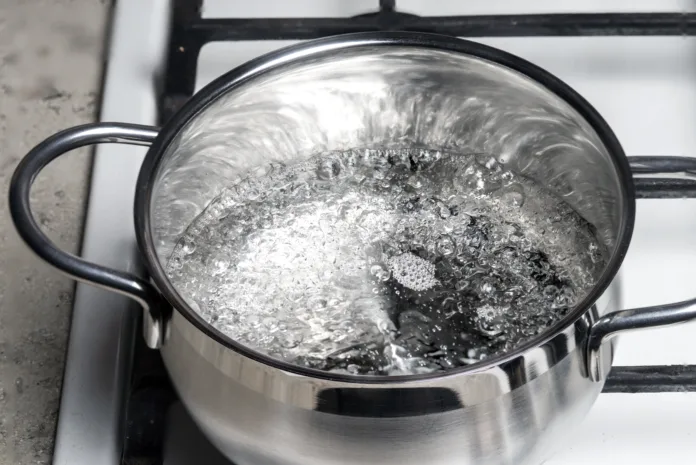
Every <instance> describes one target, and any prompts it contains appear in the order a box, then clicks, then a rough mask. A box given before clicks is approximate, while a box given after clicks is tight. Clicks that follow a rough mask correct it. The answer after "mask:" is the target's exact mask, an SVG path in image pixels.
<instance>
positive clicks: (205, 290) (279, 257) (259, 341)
mask: <svg viewBox="0 0 696 465" xmlns="http://www.w3.org/2000/svg"><path fill="white" fill-rule="evenodd" d="M605 260H606V252H605V250H604V247H603V246H602V245H601V244H600V243H599V242H598V241H597V240H596V238H595V236H594V232H593V228H592V227H591V226H590V225H589V224H588V223H587V222H585V221H584V220H583V219H582V218H581V217H580V216H579V215H577V214H576V213H575V212H574V211H573V210H572V209H571V208H570V207H569V206H568V205H567V204H565V203H564V202H562V201H560V200H559V199H557V198H556V197H554V196H552V195H551V194H550V193H548V192H547V191H545V190H544V189H543V188H541V187H540V186H537V185H535V184H533V183H531V182H530V181H529V180H527V179H524V178H521V177H518V176H516V175H514V174H512V173H511V172H508V171H506V170H504V169H503V168H502V167H501V166H500V165H499V164H498V163H497V161H496V160H495V159H494V158H493V157H491V156H489V155H486V154H471V155H456V154H448V153H441V152H436V151H428V150H418V149H404V150H361V151H346V152H341V153H331V154H325V155H322V156H318V157H315V158H312V159H310V160H309V161H307V162H304V163H301V164H297V165H292V166H284V165H272V166H269V167H265V168H264V169H263V170H260V171H259V172H257V173H251V174H250V176H249V178H247V180H245V181H244V182H242V183H240V184H238V185H236V186H231V187H230V189H228V190H226V191H225V192H223V193H221V195H220V196H219V197H218V198H216V199H215V200H214V201H213V202H211V204H210V205H209V206H208V207H207V208H206V210H205V211H204V212H203V213H202V214H201V215H200V216H199V217H198V218H196V220H194V222H193V223H192V224H191V225H190V226H189V228H188V229H187V231H186V232H185V234H184V235H183V236H182V237H181V239H180V240H179V242H178V243H177V245H176V247H175V250H174V252H173V254H172V256H171V258H170V260H169V262H168V264H167V273H168V276H169V278H170V279H171V281H172V283H173V284H174V286H175V287H176V288H177V290H178V291H179V293H180V294H181V295H182V297H183V298H184V299H185V300H186V301H187V302H188V303H189V304H190V305H191V306H192V307H193V308H194V309H195V310H196V311H198V312H199V313H200V314H201V316H202V317H203V318H204V319H205V320H206V321H208V322H209V323H211V324H212V325H214V326H215V327H216V328H217V329H219V330H220V331H222V332H223V333H225V334H227V335H229V336H230V337H231V338H232V339H234V340H236V341H238V342H240V343H241V344H244V345H247V346H249V347H251V348H253V349H255V350H258V351H260V352H263V353H266V354H268V355H271V356H273V357H277V358H279V359H282V360H285V361H288V362H291V363H295V364H298V365H302V366H307V367H312V368H318V369H323V370H331V371H336V372H347V373H353V374H409V373H427V372H433V371H440V370H446V369H449V368H452V367H456V366H462V365H468V364H471V363H476V362H478V361H480V360H483V359H485V358H486V357H490V356H492V355H496V354H499V353H502V352H505V351H509V350H511V349H513V348H514V347H516V346H518V345H519V344H521V343H522V342H524V341H526V340H528V339H529V338H531V337H533V336H535V335H537V334H539V333H540V332H542V331H543V330H544V329H545V328H547V327H548V326H549V325H551V324H553V323H555V322H556V321H558V320H559V319H560V318H562V317H563V316H564V315H566V314H567V312H568V311H569V309H570V308H571V307H572V306H573V305H574V304H575V303H576V302H577V301H578V299H580V298H582V297H583V296H584V295H585V294H586V292H587V291H588V290H589V289H590V288H591V287H592V286H593V285H594V283H595V282H596V279H597V278H598V276H599V274H600V273H601V271H602V269H603V267H604V264H605Z"/></svg>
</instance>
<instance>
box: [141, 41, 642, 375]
mask: <svg viewBox="0 0 696 465" xmlns="http://www.w3.org/2000/svg"><path fill="white" fill-rule="evenodd" d="M364 46H405V47H417V48H432V49H437V50H444V51H449V52H456V53H461V54H465V55H470V56H474V57H477V58H481V59H484V60H487V61H490V62H493V63H495V64H498V65H501V66H504V67H507V68H509V69H512V70H514V71H516V72H518V73H521V74H522V75H524V76H526V77H528V78H530V79H532V80H533V81H535V82H536V83H538V84H540V85H542V86H544V87H545V88H546V89H547V90H549V91H550V92H552V93H554V94H555V95H556V96H558V97H559V98H561V99H562V100H563V101H565V102H566V103H567V104H568V105H570V106H571V107H572V108H573V109H574V110H575V111H576V112H578V113H579V114H580V115H581V116H582V117H583V118H584V119H585V121H586V122H587V123H588V124H589V125H590V126H591V127H592V129H593V130H594V131H595V132H596V133H597V135H598V137H599V139H600V140H601V141H602V143H603V144H604V146H605V148H606V149H607V151H608V153H609V154H610V156H611V160H612V163H613V165H614V167H615V169H616V171H617V173H618V176H619V178H620V182H621V191H622V197H623V201H624V205H623V209H622V217H621V224H620V226H619V234H618V236H617V241H616V245H615V247H614V251H613V253H612V255H611V258H610V260H609V262H608V264H607V266H606V267H605V269H604V272H603V273H602V276H601V277H600V279H599V280H598V282H597V284H596V285H595V286H594V287H593V288H592V290H591V291H590V292H589V293H588V295H587V296H586V297H585V298H584V299H583V300H582V301H581V302H580V303H579V304H578V305H576V306H575V308H574V309H573V310H572V311H571V312H569V313H568V315H566V316H565V317H564V318H563V319H562V320H560V321H559V322H557V323H556V324H554V325H552V326H551V327H550V328H547V329H546V330H545V331H543V332H542V333H541V334H539V335H538V336H536V337H534V338H532V339H530V340H529V341H527V342H526V343H524V344H521V345H520V346H519V347H517V348H516V349H515V350H512V351H510V352H505V353H503V354H500V355H498V356H495V357H491V358H489V359H486V360H484V361H481V362H479V363H475V364H472V365H468V366H465V367H459V368H455V369H451V370H447V371H445V372H435V373H428V374H419V375H396V376H386V375H381V376H372V375H350V374H343V373H331V372H327V371H321V370H317V369H313V368H305V367H301V366H297V365H293V364H291V363H288V362H284V361H281V360H279V359H275V358H273V357H270V356H268V355H265V354H263V353H261V352H257V351H255V350H253V349H251V348H249V347H246V346H244V345H242V344H240V343H238V342H236V341H234V340H233V339H232V338H230V337H229V336H227V335H225V334H223V333H222V332H220V331H219V330H217V329H216V328H214V327H213V326H211V325H210V324H208V323H207V322H205V320H203V318H202V317H201V316H200V315H198V313H196V312H195V311H194V310H193V309H191V307H190V306H189V305H188V304H187V303H186V302H185V301H184V299H183V298H182V297H181V296H180V295H179V294H178V292H177V291H176V290H175V288H174V286H173V285H172V284H171V283H170V281H169V279H168V278H167V277H166V273H165V271H164V268H163V266H162V264H161V262H160V260H159V258H158V256H157V252H156V250H155V245H154V240H153V237H152V224H151V218H150V210H151V203H152V190H153V187H154V183H153V180H154V176H155V175H156V174H157V172H158V169H159V165H160V162H161V161H162V159H163V155H164V153H165V152H166V150H167V148H168V147H169V145H170V144H171V143H172V141H174V140H175V138H176V137H177V136H178V135H179V133H180V132H181V130H182V129H183V128H184V127H185V126H186V125H187V123H188V122H189V121H190V120H191V119H192V118H194V117H195V116H196V115H197V114H199V113H200V112H202V111H203V110H205V108H207V107H208V106H209V105H210V104H212V103H213V102H214V101H216V100H217V99H218V98H219V97H221V96H222V95H224V94H226V93H227V92H229V91H231V90H232V89H235V88H237V87H239V86H240V85H242V84H244V83H246V82H248V81H249V80H251V79H254V78H256V77H258V76H260V75H262V74H264V73H266V72H268V71H271V70H276V69H279V68H281V67H283V66H285V65H287V64H290V63H297V62H298V61H303V60H305V59H307V58H310V57H316V56H318V55H323V54H327V53H331V52H332V51H335V50H338V49H346V48H356V47H364ZM134 215H135V233H136V238H137V242H138V246H139V248H140V251H141V253H142V254H143V256H144V260H145V265H146V267H147V270H148V272H149V274H150V277H151V278H152V280H153V281H154V283H155V285H156V286H157V288H158V289H159V291H160V292H161V293H162V295H163V296H164V297H165V299H166V300H167V301H168V303H169V304H170V305H172V307H173V308H174V309H175V310H176V311H178V312H179V313H181V314H182V315H183V316H184V317H185V318H186V319H187V320H188V321H189V322H190V323H191V324H193V325H194V326H195V327H196V328H197V329H198V330H200V331H202V332H203V333H204V334H206V335H207V336H208V337H210V338H211V339H213V340H214V341H216V342H217V343H219V344H221V345H222V346H224V347H225V348H227V349H231V350H233V351H235V352H237V353H239V354H241V355H243V356H245V357H248V358H250V359H252V360H255V361H256V362H259V363H262V364H264V365H268V366H270V367H273V368H277V369H279V370H283V371H285V372H290V373H293V374H297V375H303V376H308V377H311V378H319V379H324V380H328V381H336V382H346V383H356V384H394V383H404V382H409V381H423V380H428V379H434V378H442V377H446V376H455V375H459V374H464V373H474V372H482V371H485V370H487V369H489V368H492V367H495V366H499V365H503V364H507V363H508V362H510V361H512V360H514V359H515V358H517V357H519V356H521V355H523V354H525V353H526V352H528V351H529V350H531V349H534V348H536V347H539V346H543V345H545V344H547V343H548V342H550V341H551V340H552V339H554V338H555V337H556V336H558V335H559V334H560V333H562V332H564V330H565V329H567V328H568V327H570V326H572V325H574V324H575V323H576V322H577V321H578V320H579V319H580V318H582V316H583V315H584V314H585V313H586V312H587V311H588V310H589V309H590V308H591V307H592V306H593V305H594V303H595V302H596V300H597V299H598V298H599V297H600V296H601V295H602V293H603V292H604V291H605V290H606V289H607V287H608V286H609V284H610V283H611V281H612V280H613V279H614V276H615V275H616V273H617V272H618V270H619V267H620V266H621V263H622V262H623V259H624V257H625V255H626V252H627V250H628V246H629V243H630V241H631V236H632V233H633V225H634V220H635V193H634V188H633V178H632V175H631V169H630V166H629V163H628V160H627V158H626V155H625V153H624V151H623V149H622V147H621V145H620V143H619V141H618V139H617V138H616V136H615V135H614V133H613V131H612V130H611V129H610V127H609V125H608V124H607V123H606V122H605V121H604V119H603V118H602V117H601V116H600V114H599V113H598V112H597V111H596V110H595V109H594V107H592V105H590V103H589V102H587V101H586V100H585V99H584V98H583V97H582V96H580V94H578V93H577V92H575V91H574V90H573V89H572V88H571V87H570V86H568V85H567V84H565V83H564V82H563V81H561V80H560V79H558V78H557V77H555V76H554V75H552V74H551V73H549V72H548V71H546V70H544V69H542V68H540V67H538V66H536V65H534V64H532V63H530V62H528V61H526V60H524V59H522V58H519V57H517V56H515V55H512V54H510V53H507V52H504V51H502V50H498V49H496V48H493V47H489V46H487V45H483V44H480V43H477V42H473V41H469V40H465V39H459V38H457V37H452V36H444V35H437V34H429V33H418V32H364V33H363V32H361V33H352V34H343V35H337V36H331V37H326V38H322V39H316V40H311V41H306V42H301V43H299V44H296V45H291V46H289V47H284V48H281V49H279V50H276V51H274V52H271V53H268V54H265V55H262V56H260V57H258V58H256V59H254V60H251V61H249V62H247V63H245V64H243V65H241V66H239V67H237V68H234V69H232V70H231V71H228V72H227V73H225V74H224V75H222V76H221V77H219V78H217V79H215V80H214V81H212V82H211V83H209V84H208V85H206V86H205V87H204V88H203V89H201V90H200V91H198V92H197V93H195V94H194V95H193V96H192V97H191V98H190V99H189V100H188V101H187V102H186V104H184V106H183V107H182V108H181V109H179V111H177V112H176V114H175V115H174V116H173V117H172V118H171V119H170V120H169V121H168V122H167V123H166V124H165V125H164V127H163V128H162V130H161V131H160V132H159V134H158V136H157V138H156V140H155V141H154V143H153V144H152V146H151V147H150V149H149V150H148V152H147V155H146V157H145V160H144V161H143V164H142V167H141V169H140V173H139V175H138V180H137V184H136V191H135V206H134ZM165 344H166V343H165Z"/></svg>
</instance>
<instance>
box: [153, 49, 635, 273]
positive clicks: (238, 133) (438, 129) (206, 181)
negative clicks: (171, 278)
mask: <svg viewBox="0 0 696 465" xmlns="http://www.w3.org/2000/svg"><path fill="white" fill-rule="evenodd" d="M412 147H419V148H426V149H434V150H442V151H447V152H450V153H454V154H457V156H472V155H473V154H479V153H486V154H490V155H491V156H493V157H495V158H496V159H497V160H498V161H499V162H500V163H502V164H504V165H505V167H506V168H508V169H510V170H512V171H513V172H515V173H518V174H521V175H523V176H526V177H528V178H531V179H533V180H535V181H537V182H539V183H541V184H543V185H544V186H546V187H547V188H549V189H551V190H552V191H553V192H554V193H555V194H556V195H558V196H559V197H560V198H562V199H564V200H565V201H567V202H568V203H569V204H570V205H571V206H572V207H573V208H574V209H575V210H576V211H577V212H578V213H580V214H581V215H582V216H583V217H584V218H585V219H586V220H587V221H588V222H589V223H591V224H592V225H594V227H595V228H596V231H597V236H598V238H600V240H601V241H602V242H603V243H604V244H605V245H606V247H607V249H608V250H613V249H614V246H615V245H616V243H617V240H618V239H619V238H618V235H619V232H620V231H621V227H622V225H621V221H622V220H621V218H622V214H621V212H622V209H623V208H624V207H625V206H624V202H625V201H626V200H625V199H624V198H623V197H622V194H621V193H622V190H621V183H620V176H619V174H618V172H617V169H616V167H615V165H614V163H613V162H612V159H611V156H610V154H609V153H608V151H607V149H606V148H605V146H604V145H603V144H602V142H601V140H600V138H599V136H598V135H597V134H596V132H595V131H594V130H593V129H592V127H590V125H589V124H588V123H587V122H586V121H585V120H584V118H583V117H581V116H580V115H579V114H578V112H577V111H575V110H574V109H573V108H572V107H571V106H570V105H569V104H567V103H566V102H565V101H563V100H562V99H561V98H559V97H558V96H557V95H555V94H553V93H552V92H550V91H549V90H547V89H546V88H544V87H543V86H541V85H540V84H538V83H536V82H535V81H533V80H531V79H530V78H528V77H527V76H525V75H522V74H520V73H518V72H516V71H514V70H511V69H509V68H507V67H503V66H501V65H498V64H496V63H493V62H490V61H486V60H483V59H480V58H476V57H473V56H469V55H465V54H461V53H455V52H450V51H439V50H434V49H430V48H428V49H426V48H419V47H413V46H398V45H390V46H385V45H365V46H359V47H353V48H344V49H339V50H333V51H331V53H319V54H316V55H309V56H304V57H302V58H298V59H297V60H289V61H288V62H287V63H286V64H284V65H282V66H280V67H278V68H275V69H272V70H270V71H266V72H264V73H263V74H261V75H259V76H256V77H254V78H252V79H248V80H246V81H245V82H244V83H243V84H241V85H238V86H236V87H235V88H233V89H232V90H230V91H228V92H226V93H224V94H223V95H221V96H220V97H219V98H218V99H217V100H215V101H214V102H213V103H211V104H210V105H208V106H207V107H206V108H205V109H203V110H202V111H201V112H199V113H198V114H197V115H196V116H195V117H194V118H192V119H191V120H190V121H189V122H188V123H187V124H186V125H185V127H184V128H183V129H182V130H181V131H180V133H179V134H178V136H177V137H176V139H175V140H174V142H173V143H172V144H170V146H169V147H168V148H167V150H166V152H165V153H164V155H163V158H162V161H161V163H160V164H159V166H158V171H157V173H156V175H155V183H154V188H153V200H152V206H151V211H150V215H151V221H152V226H153V228H152V233H153V236H154V243H155V245H156V249H157V254H158V257H159V259H160V261H162V262H163V263H166V261H167V259H168V257H169V255H170V254H171V252H172V250H173V248H174V245H175V243H176V241H177V240H178V238H179V237H180V235H181V234H182V233H183V232H184V231H185V229H186V228H187V226H188V225H189V224H190V223H191V222H192V221H193V220H194V218H195V217H196V216H197V215H198V214H200V213H201V212H202V211H203V209H204V208H205V207H206V206H207V205H208V204H209V203H210V202H211V200H212V199H214V198H215V197H216V196H218V195H219V194H220V193H221V192H222V191H223V190H224V189H227V188H231V187H233V186H234V185H235V184H237V183H238V182H239V181H240V180H243V179H245V178H247V177H249V176H254V175H257V174H259V173H262V172H264V170H266V169H267V168H268V166H269V165H270V164H271V163H283V164H292V163H295V162H298V161H301V160H305V159H307V158H308V157H310V156H315V155H318V154H322V153H329V152H334V151H342V150H349V149H386V148H412Z"/></svg>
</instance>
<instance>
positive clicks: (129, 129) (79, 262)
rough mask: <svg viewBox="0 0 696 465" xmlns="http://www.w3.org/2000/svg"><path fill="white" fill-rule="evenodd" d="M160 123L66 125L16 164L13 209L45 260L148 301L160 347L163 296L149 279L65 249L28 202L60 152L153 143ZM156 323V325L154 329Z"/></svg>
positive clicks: (24, 236) (152, 340) (22, 229)
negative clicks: (44, 228)
mask: <svg viewBox="0 0 696 465" xmlns="http://www.w3.org/2000/svg"><path fill="white" fill-rule="evenodd" d="M157 132H158V129H157V128H154V127H150V126H141V125H136V124H122V123H94V124H86V125H83V126H76V127H74V128H70V129H66V130H64V131H61V132H59V133H57V134H55V135H53V136H51V137H49V138H48V139H46V140H45V141H43V142H41V143H40V144H39V145H37V146H36V147H34V148H33V149H32V150H31V151H30V152H29V153H28V154H27V155H26V156H25V157H24V159H22V161H21V162H20V163H19V165H18V166H17V169H16V170H15V172H14V175H13V176H12V180H11V182H10V214H11V216H12V221H13V222H14V224H15V227H16V228H17V231H18V232H19V235H20V236H21V237H22V239H23V240H24V242H26V244H27V245H28V246H29V247H30V248H31V249H32V250H33V251H34V252H35V253H36V254H37V255H38V256H39V257H40V258H41V259H43V260H44V261H46V262H48V263H49V264H51V265H53V266H55V267H56V268H58V269H59V270H60V271H62V272H63V273H65V274H67V275H68V276H71V277H72V278H74V279H76V280H78V281H82V282H85V283H89V284H93V285H95V286H98V287H102V288H105V289H109V290H111V291H115V292H118V293H119V294H123V295H126V296H128V297H130V298H132V299H133V300H135V301H137V302H138V303H139V304H140V306H142V307H143V311H144V315H145V316H146V317H149V318H146V323H148V324H149V325H154V326H155V327H154V328H148V334H149V335H150V337H148V338H147V339H149V340H148V341H147V342H148V345H149V346H151V347H159V346H160V345H161V342H162V339H163V337H164V334H163V333H164V332H163V331H162V327H163V326H162V318H163V314H162V311H163V309H164V308H165V307H164V306H163V302H164V301H163V299H162V297H161V296H160V294H159V292H158V291H157V289H156V288H155V287H154V286H153V285H152V284H151V283H150V282H148V281H146V280H144V279H142V278H140V277H138V276H135V275H133V274H131V273H126V272H124V271H119V270H112V269H110V268H106V267H104V266H101V265H97V264H96V263H90V262H88V261H86V260H83V259H82V258H79V257H77V256H75V255H72V254H70V253H68V252H65V251H63V250H61V249H59V248H58V247H56V245H55V244H53V242H51V240H50V239H49V238H48V237H46V235H45V234H44V233H43V232H42V231H41V228H40V227H39V225H38V224H37V222H36V220H35V219H34V215H33V214H32V211H31V205H30V202H29V194H30V191H31V186H32V184H33V182H34V180H35V179H36V176H37V175H38V174H39V172H40V171H41V170H42V169H43V168H44V167H45V166H46V165H48V164H49V163H50V162H51V161H53V160H54V159H56V158H57V157H59V156H60V155H62V154H64V153H66V152H69V151H71V150H74V149H77V148H80V147H84V146H86V145H93V144H103V143H123V144H130V145H146V146H149V145H151V144H152V142H153V141H154V140H155V138H156V137H157ZM148 320H149V321H148ZM153 329H154V331H153Z"/></svg>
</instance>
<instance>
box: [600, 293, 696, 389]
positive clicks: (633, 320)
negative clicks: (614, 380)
mask: <svg viewBox="0 0 696 465" xmlns="http://www.w3.org/2000/svg"><path fill="white" fill-rule="evenodd" d="M695 318H696V299H691V300H685V301H683V302H675V303H672V304H665V305H655V306H653V307H646V308H636V309H631V310H621V311H618V312H613V313H610V314H608V315H605V316H603V317H602V318H600V319H599V320H598V321H597V322H595V323H594V324H593V325H592V328H591V330H590V335H589V338H588V341H587V363H588V373H589V375H590V378H591V379H592V380H593V381H602V380H603V379H604V377H605V376H606V372H605V371H604V370H603V366H604V361H603V360H602V357H603V356H604V351H603V350H602V347H603V346H604V345H605V344H606V343H607V341H610V340H611V339H613V338H615V337H616V336H618V335H619V334H621V333H624V332H627V331H634V330H637V329H646V328H655V327H659V326H669V325H675V324H679V323H688V322H689V321H692V320H694V319H695Z"/></svg>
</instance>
